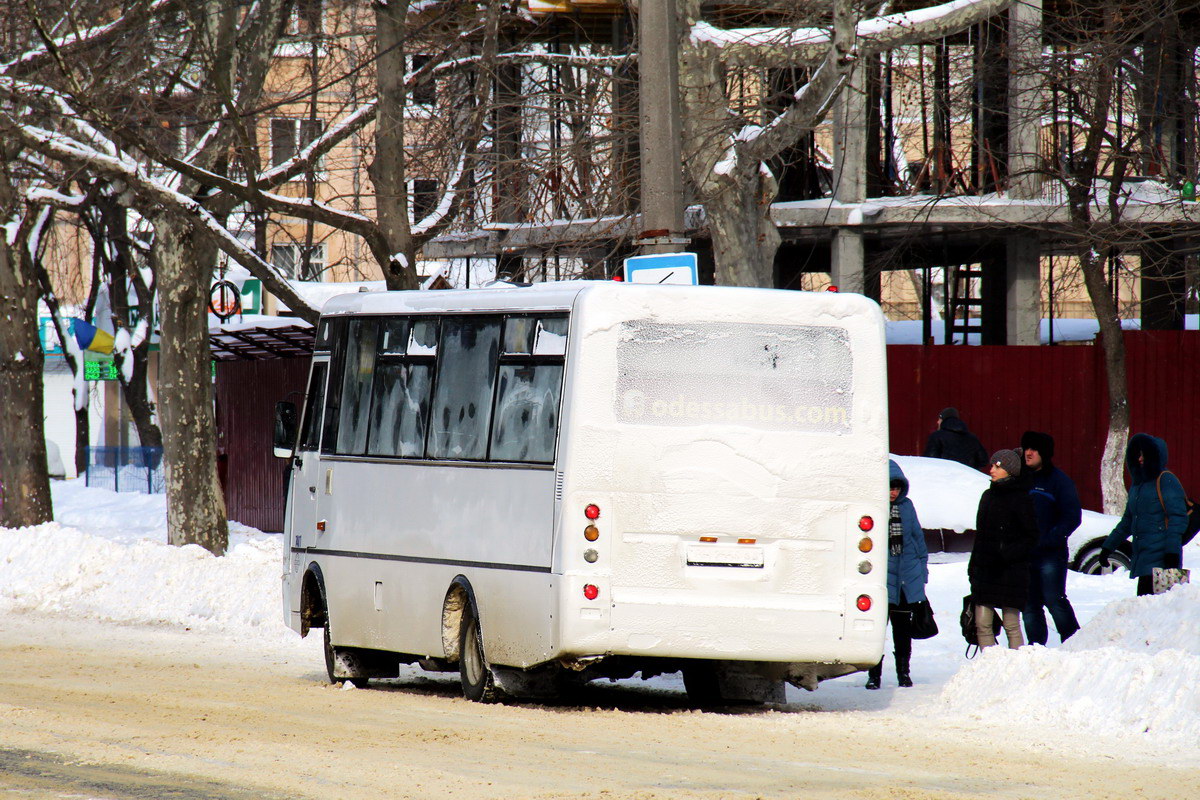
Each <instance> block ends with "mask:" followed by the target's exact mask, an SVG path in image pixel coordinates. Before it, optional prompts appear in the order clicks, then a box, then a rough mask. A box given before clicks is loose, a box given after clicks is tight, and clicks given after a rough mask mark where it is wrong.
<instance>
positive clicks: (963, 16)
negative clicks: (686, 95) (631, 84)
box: [689, 0, 1014, 67]
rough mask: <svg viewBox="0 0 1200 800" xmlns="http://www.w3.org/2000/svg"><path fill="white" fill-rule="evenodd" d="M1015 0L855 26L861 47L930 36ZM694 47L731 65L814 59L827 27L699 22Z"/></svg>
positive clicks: (974, 2)
mask: <svg viewBox="0 0 1200 800" xmlns="http://www.w3.org/2000/svg"><path fill="white" fill-rule="evenodd" d="M1013 2H1014V0H952V2H949V3H943V4H942V5H937V6H932V7H930V8H922V9H917V10H914V11H906V12H903V13H897V14H887V15H885V16H880V17H872V18H870V19H865V20H862V21H861V22H859V23H858V25H857V26H856V28H855V36H856V38H857V41H858V44H857V49H858V51H859V52H860V53H865V52H880V51H883V50H890V49H893V48H896V47H903V46H905V45H910V44H918V43H920V42H927V41H932V40H934V39H940V38H942V37H944V36H949V35H950V34H953V33H956V32H958V31H961V30H963V29H964V28H968V27H970V26H971V25H976V24H978V23H980V22H982V21H984V20H986V19H988V18H990V17H993V16H995V15H996V14H999V13H1000V12H1001V11H1004V10H1005V9H1007V8H1008V7H1009V6H1010V5H1012V4H1013ZM689 40H690V42H691V44H692V45H693V46H695V47H697V48H701V49H709V50H715V51H717V52H719V54H720V55H719V57H720V59H721V61H722V62H724V63H725V64H728V65H731V66H759V67H764V66H790V65H799V64H813V63H816V62H818V61H821V60H822V59H824V57H825V52H826V50H828V48H829V45H830V43H831V42H832V38H831V36H830V32H829V30H828V29H826V28H790V27H777V28H763V27H760V28H729V29H723V28H718V27H716V26H714V25H712V24H710V23H707V22H703V21H700V22H697V23H695V24H694V25H693V26H692V29H691V32H690V34H689Z"/></svg>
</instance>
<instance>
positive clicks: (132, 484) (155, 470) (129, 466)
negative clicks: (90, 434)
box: [87, 447, 166, 494]
mask: <svg viewBox="0 0 1200 800" xmlns="http://www.w3.org/2000/svg"><path fill="white" fill-rule="evenodd" d="M87 485H88V486H96V487H99V488H101V489H111V490H113V491H114V492H141V493H143V494H162V493H163V492H165V491H166V484H165V482H164V479H163V465H162V448H161V447H89V448H87Z"/></svg>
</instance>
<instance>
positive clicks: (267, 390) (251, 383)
mask: <svg viewBox="0 0 1200 800" xmlns="http://www.w3.org/2000/svg"><path fill="white" fill-rule="evenodd" d="M308 365H309V360H308V359H307V358H275V359H269V360H265V361H222V362H218V363H217V385H216V398H217V458H218V466H219V469H220V473H221V483H222V485H223V486H224V488H225V508H226V512H227V513H228V514H229V518H230V519H232V520H237V521H238V522H240V523H242V524H243V525H251V526H253V527H255V528H258V529H259V530H263V531H281V530H283V511H284V502H285V498H286V496H287V489H286V484H285V483H284V482H285V481H286V480H287V476H288V463H287V461H286V460H284V459H280V458H275V456H274V454H273V452H272V442H271V439H272V435H273V432H274V428H275V403H276V402H278V401H280V400H291V401H292V402H294V403H295V404H296V406H297V407H299V406H300V404H301V402H302V401H303V393H304V382H305V381H306V380H307V379H308ZM289 395H290V396H289Z"/></svg>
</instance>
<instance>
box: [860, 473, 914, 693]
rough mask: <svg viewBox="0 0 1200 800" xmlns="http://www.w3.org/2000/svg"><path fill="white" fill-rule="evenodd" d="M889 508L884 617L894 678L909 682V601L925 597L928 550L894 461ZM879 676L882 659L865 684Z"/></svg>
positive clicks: (875, 686) (871, 685)
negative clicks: (888, 626) (889, 625)
mask: <svg viewBox="0 0 1200 800" xmlns="http://www.w3.org/2000/svg"><path fill="white" fill-rule="evenodd" d="M888 471H889V476H890V486H889V489H890V492H891V510H890V514H889V518H888V575H887V586H888V619H889V620H890V621H891V623H892V644H893V645H894V646H895V648H896V649H895V652H894V653H893V655H895V657H896V682H897V683H899V684H900V685H901V686H912V685H913V684H912V678H911V677H910V675H909V661H910V659H911V657H912V630H911V624H912V604H914V603H919V602H921V601H922V600H925V599H926V598H925V584H926V583H928V582H929V550H928V548H926V546H925V533H924V532H923V531H922V530H921V522H920V520H918V519H917V510H916V508H914V507H913V503H912V500H909V499H908V478H906V477H905V476H904V470H902V469H900V465H899V464H897V463H896V462H895V461H889V462H888ZM882 678H883V659H880V660H879V663H878V664H876V665H875V666H873V667H871V669H870V670H869V671H868V672H867V688H868V689H878V688H879V682H880V680H881V679H882Z"/></svg>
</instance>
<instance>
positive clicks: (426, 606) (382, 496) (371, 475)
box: [314, 460, 554, 666]
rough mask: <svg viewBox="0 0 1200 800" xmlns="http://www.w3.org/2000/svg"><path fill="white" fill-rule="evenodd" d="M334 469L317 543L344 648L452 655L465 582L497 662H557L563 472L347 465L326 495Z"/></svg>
mask: <svg viewBox="0 0 1200 800" xmlns="http://www.w3.org/2000/svg"><path fill="white" fill-rule="evenodd" d="M324 470H332V472H331V473H330V475H329V477H328V484H329V492H330V494H329V495H328V496H322V497H321V502H322V512H321V513H322V514H324V515H325V516H326V530H325V532H324V533H323V534H320V535H319V536H318V537H317V540H316V543H315V545H314V547H315V548H316V549H317V550H318V551H320V552H322V553H325V555H324V556H323V557H322V559H321V560H322V569H323V570H325V579H326V590H327V592H328V593H329V597H330V614H331V617H332V620H333V630H334V632H335V641H336V643H337V644H341V645H349V646H358V647H372V648H377V649H383V650H395V651H399V652H405V653H415V654H422V655H439V656H440V655H442V654H443V645H442V606H443V602H444V599H445V596H446V592H447V590H448V589H449V587H450V584H451V582H452V581H453V579H454V578H455V577H456V576H458V575H463V576H465V577H467V579H468V580H469V581H470V582H471V584H472V586H473V587H474V589H475V592H476V597H477V600H478V602H479V604H480V606H481V608H480V617H481V620H482V621H483V622H484V635H485V645H486V644H488V640H491V645H490V650H491V651H494V652H496V653H498V654H503V657H504V659H505V660H504V661H498V662H497V663H506V664H513V665H517V666H525V665H528V664H532V663H537V662H538V661H541V660H545V659H546V658H548V657H549V655H548V648H549V647H550V642H551V639H552V635H551V629H550V628H551V626H550V622H549V611H548V609H549V608H550V605H549V601H548V598H547V597H546V594H545V593H546V591H547V588H546V587H547V586H548V584H549V577H550V575H549V572H550V552H551V525H552V515H553V508H554V494H553V493H554V473H553V471H551V470H549V469H505V468H494V467H483V466H479V467H475V466H458V465H455V466H451V465H429V464H405V463H396V462H391V463H384V462H370V461H352V460H337V461H326V462H325V463H324V465H323V475H322V481H323V483H322V486H321V490H322V491H325V488H326V487H325V484H324V481H325V480H326V478H325V476H324ZM326 564H327V565H328V566H326ZM480 595H483V596H484V597H486V598H487V607H484V600H483V599H481V598H480ZM489 657H491V655H490V653H489Z"/></svg>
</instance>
